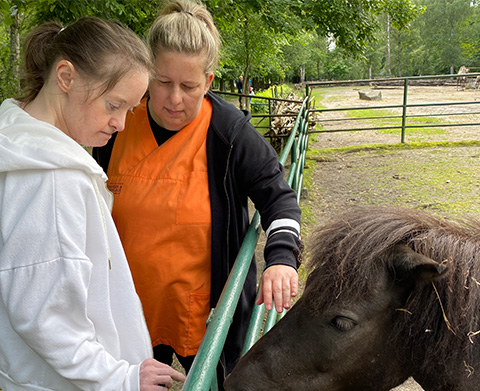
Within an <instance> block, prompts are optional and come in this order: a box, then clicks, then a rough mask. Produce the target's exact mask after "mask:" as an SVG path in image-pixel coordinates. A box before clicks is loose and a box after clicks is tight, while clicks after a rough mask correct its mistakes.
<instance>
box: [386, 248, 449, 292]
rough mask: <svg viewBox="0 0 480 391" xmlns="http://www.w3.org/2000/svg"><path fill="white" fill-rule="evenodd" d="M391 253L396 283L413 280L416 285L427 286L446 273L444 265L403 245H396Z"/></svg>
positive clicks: (446, 268) (446, 269)
mask: <svg viewBox="0 0 480 391" xmlns="http://www.w3.org/2000/svg"><path fill="white" fill-rule="evenodd" d="M392 251H393V266H394V269H395V276H394V278H395V280H396V281H397V282H402V281H405V280H412V279H413V280H415V282H416V284H417V285H418V284H419V285H424V284H429V283H430V282H432V281H435V280H438V279H440V278H443V277H444V276H445V275H446V273H447V271H448V267H447V265H446V264H444V263H438V262H436V261H434V260H433V259H431V258H428V257H426V256H424V255H422V254H419V253H417V252H415V251H413V250H412V249H411V248H410V247H408V246H407V245H405V244H398V245H396V246H395V247H394V248H393V250H392Z"/></svg>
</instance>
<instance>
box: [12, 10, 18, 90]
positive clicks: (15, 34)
mask: <svg viewBox="0 0 480 391" xmlns="http://www.w3.org/2000/svg"><path fill="white" fill-rule="evenodd" d="M12 18H13V23H12V25H11V26H10V58H9V65H10V69H11V72H12V80H13V81H14V82H15V88H16V89H17V90H18V88H19V87H20V65H19V64H20V32H19V29H20V15H19V13H18V10H17V9H14V11H13V12H12Z"/></svg>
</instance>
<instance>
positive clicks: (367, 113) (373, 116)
mask: <svg viewBox="0 0 480 391" xmlns="http://www.w3.org/2000/svg"><path fill="white" fill-rule="evenodd" d="M345 116H346V117H347V118H357V119H360V118H362V119H363V121H364V123H366V124H368V125H369V126H371V127H385V126H392V127H396V128H392V129H378V132H380V133H385V134H396V133H398V134H400V129H399V128H398V127H400V126H402V117H401V114H399V113H398V112H394V111H391V110H384V109H369V108H365V109H363V108H362V109H357V110H351V111H348V112H346V114H345ZM388 117H395V118H388ZM442 123H445V121H444V120H442V119H439V118H436V117H407V118H406V125H407V126H412V125H416V124H418V125H419V127H414V128H406V129H405V134H406V135H409V136H412V135H414V134H421V135H432V134H445V133H446V130H445V129H442V128H436V127H422V126H421V125H425V124H427V125H429V124H435V125H441V124H442Z"/></svg>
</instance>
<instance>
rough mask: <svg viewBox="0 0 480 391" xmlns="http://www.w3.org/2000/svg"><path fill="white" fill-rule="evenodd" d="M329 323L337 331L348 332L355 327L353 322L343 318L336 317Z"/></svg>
mask: <svg viewBox="0 0 480 391" xmlns="http://www.w3.org/2000/svg"><path fill="white" fill-rule="evenodd" d="M330 323H331V324H332V326H333V327H335V328H336V329H337V330H338V331H350V330H352V329H353V328H354V327H355V326H356V325H357V324H356V323H355V321H353V320H352V319H350V318H346V317H344V316H336V317H335V318H333V319H332V321H331V322H330Z"/></svg>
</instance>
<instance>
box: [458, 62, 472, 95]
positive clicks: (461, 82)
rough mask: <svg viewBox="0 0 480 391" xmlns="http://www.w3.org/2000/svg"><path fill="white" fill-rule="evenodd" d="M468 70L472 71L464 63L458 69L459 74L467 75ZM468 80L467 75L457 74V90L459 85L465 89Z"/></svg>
mask: <svg viewBox="0 0 480 391" xmlns="http://www.w3.org/2000/svg"><path fill="white" fill-rule="evenodd" d="M468 72H470V69H468V68H467V67H466V66H465V65H462V66H461V67H460V69H459V70H458V75H466V74H467V73H468ZM467 81H468V77H467V76H457V91H458V89H459V87H461V88H462V91H463V90H464V89H465V87H466V85H467Z"/></svg>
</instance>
